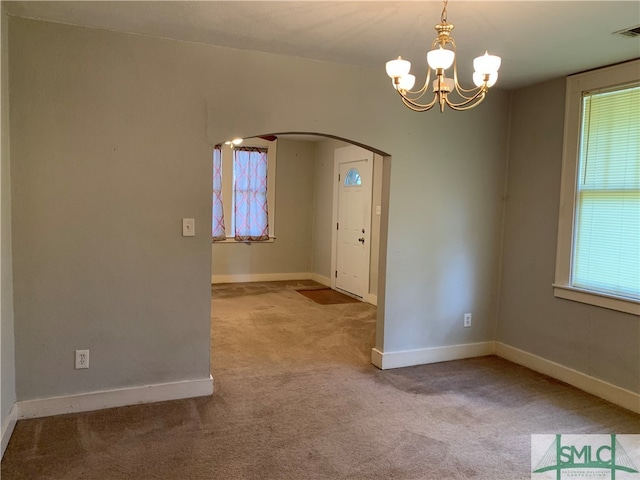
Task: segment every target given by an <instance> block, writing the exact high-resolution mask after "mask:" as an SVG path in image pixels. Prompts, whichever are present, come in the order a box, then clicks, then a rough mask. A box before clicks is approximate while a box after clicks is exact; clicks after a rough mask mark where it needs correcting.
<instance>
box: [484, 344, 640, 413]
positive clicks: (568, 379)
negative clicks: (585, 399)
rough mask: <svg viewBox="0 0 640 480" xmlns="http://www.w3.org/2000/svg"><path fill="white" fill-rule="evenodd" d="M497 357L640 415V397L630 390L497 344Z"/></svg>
mask: <svg viewBox="0 0 640 480" xmlns="http://www.w3.org/2000/svg"><path fill="white" fill-rule="evenodd" d="M496 355H498V356H499V357H502V358H504V359H506V360H509V361H510V362H513V363H517V364H519V365H522V366H524V367H527V368H530V369H531V370H535V371H536V372H540V373H543V374H545V375H548V376H550V377H553V378H555V379H557V380H560V381H562V382H565V383H568V384H569V385H573V386H574V387H576V388H579V389H580V390H584V391H585V392H587V393H590V394H592V395H595V396H596V397H600V398H603V399H605V400H607V401H609V402H611V403H615V404H616V405H619V406H621V407H623V408H626V409H627V410H631V411H632V412H635V413H640V395H639V394H637V393H635V392H632V391H630V390H625V389H624V388H620V387H617V386H616V385H612V384H611V383H608V382H605V381H604V380H600V379H598V378H595V377H592V376H590V375H587V374H585V373H582V372H579V371H577V370H574V369H572V368H569V367H565V366H564V365H560V364H559V363H555V362H552V361H551V360H547V359H545V358H542V357H538V356H537V355H534V354H532V353H529V352H525V351H524V350H520V349H518V348H515V347H511V346H509V345H506V344H504V343H500V342H496Z"/></svg>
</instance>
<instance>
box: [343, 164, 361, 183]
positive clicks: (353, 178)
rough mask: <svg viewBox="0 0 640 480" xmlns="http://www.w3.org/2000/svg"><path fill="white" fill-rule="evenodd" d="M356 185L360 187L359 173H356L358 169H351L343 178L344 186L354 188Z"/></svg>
mask: <svg viewBox="0 0 640 480" xmlns="http://www.w3.org/2000/svg"><path fill="white" fill-rule="evenodd" d="M357 185H362V179H361V178H360V172H359V171H358V169H356V168H352V169H350V170H349V171H348V172H347V175H346V176H345V177H344V186H345V187H355V186H357Z"/></svg>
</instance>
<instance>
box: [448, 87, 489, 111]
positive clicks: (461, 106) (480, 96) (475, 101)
mask: <svg viewBox="0 0 640 480" xmlns="http://www.w3.org/2000/svg"><path fill="white" fill-rule="evenodd" d="M486 96H487V91H486V90H480V91H479V92H478V93H476V94H475V95H474V96H473V97H471V98H469V99H468V100H466V101H464V102H461V103H453V102H450V101H449V98H445V102H446V103H447V105H449V107H450V108H451V109H452V110H457V111H463V110H470V109H472V108H473V107H476V106H477V105H480V103H482V101H483V100H484V99H485V97H486Z"/></svg>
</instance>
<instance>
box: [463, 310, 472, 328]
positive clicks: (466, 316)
mask: <svg viewBox="0 0 640 480" xmlns="http://www.w3.org/2000/svg"><path fill="white" fill-rule="evenodd" d="M464 326H465V328H466V327H470V326H471V314H470V313H465V314H464Z"/></svg>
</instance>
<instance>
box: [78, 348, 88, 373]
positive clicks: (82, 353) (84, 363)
mask: <svg viewBox="0 0 640 480" xmlns="http://www.w3.org/2000/svg"><path fill="white" fill-rule="evenodd" d="M80 368H89V350H76V370H78V369H80Z"/></svg>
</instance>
